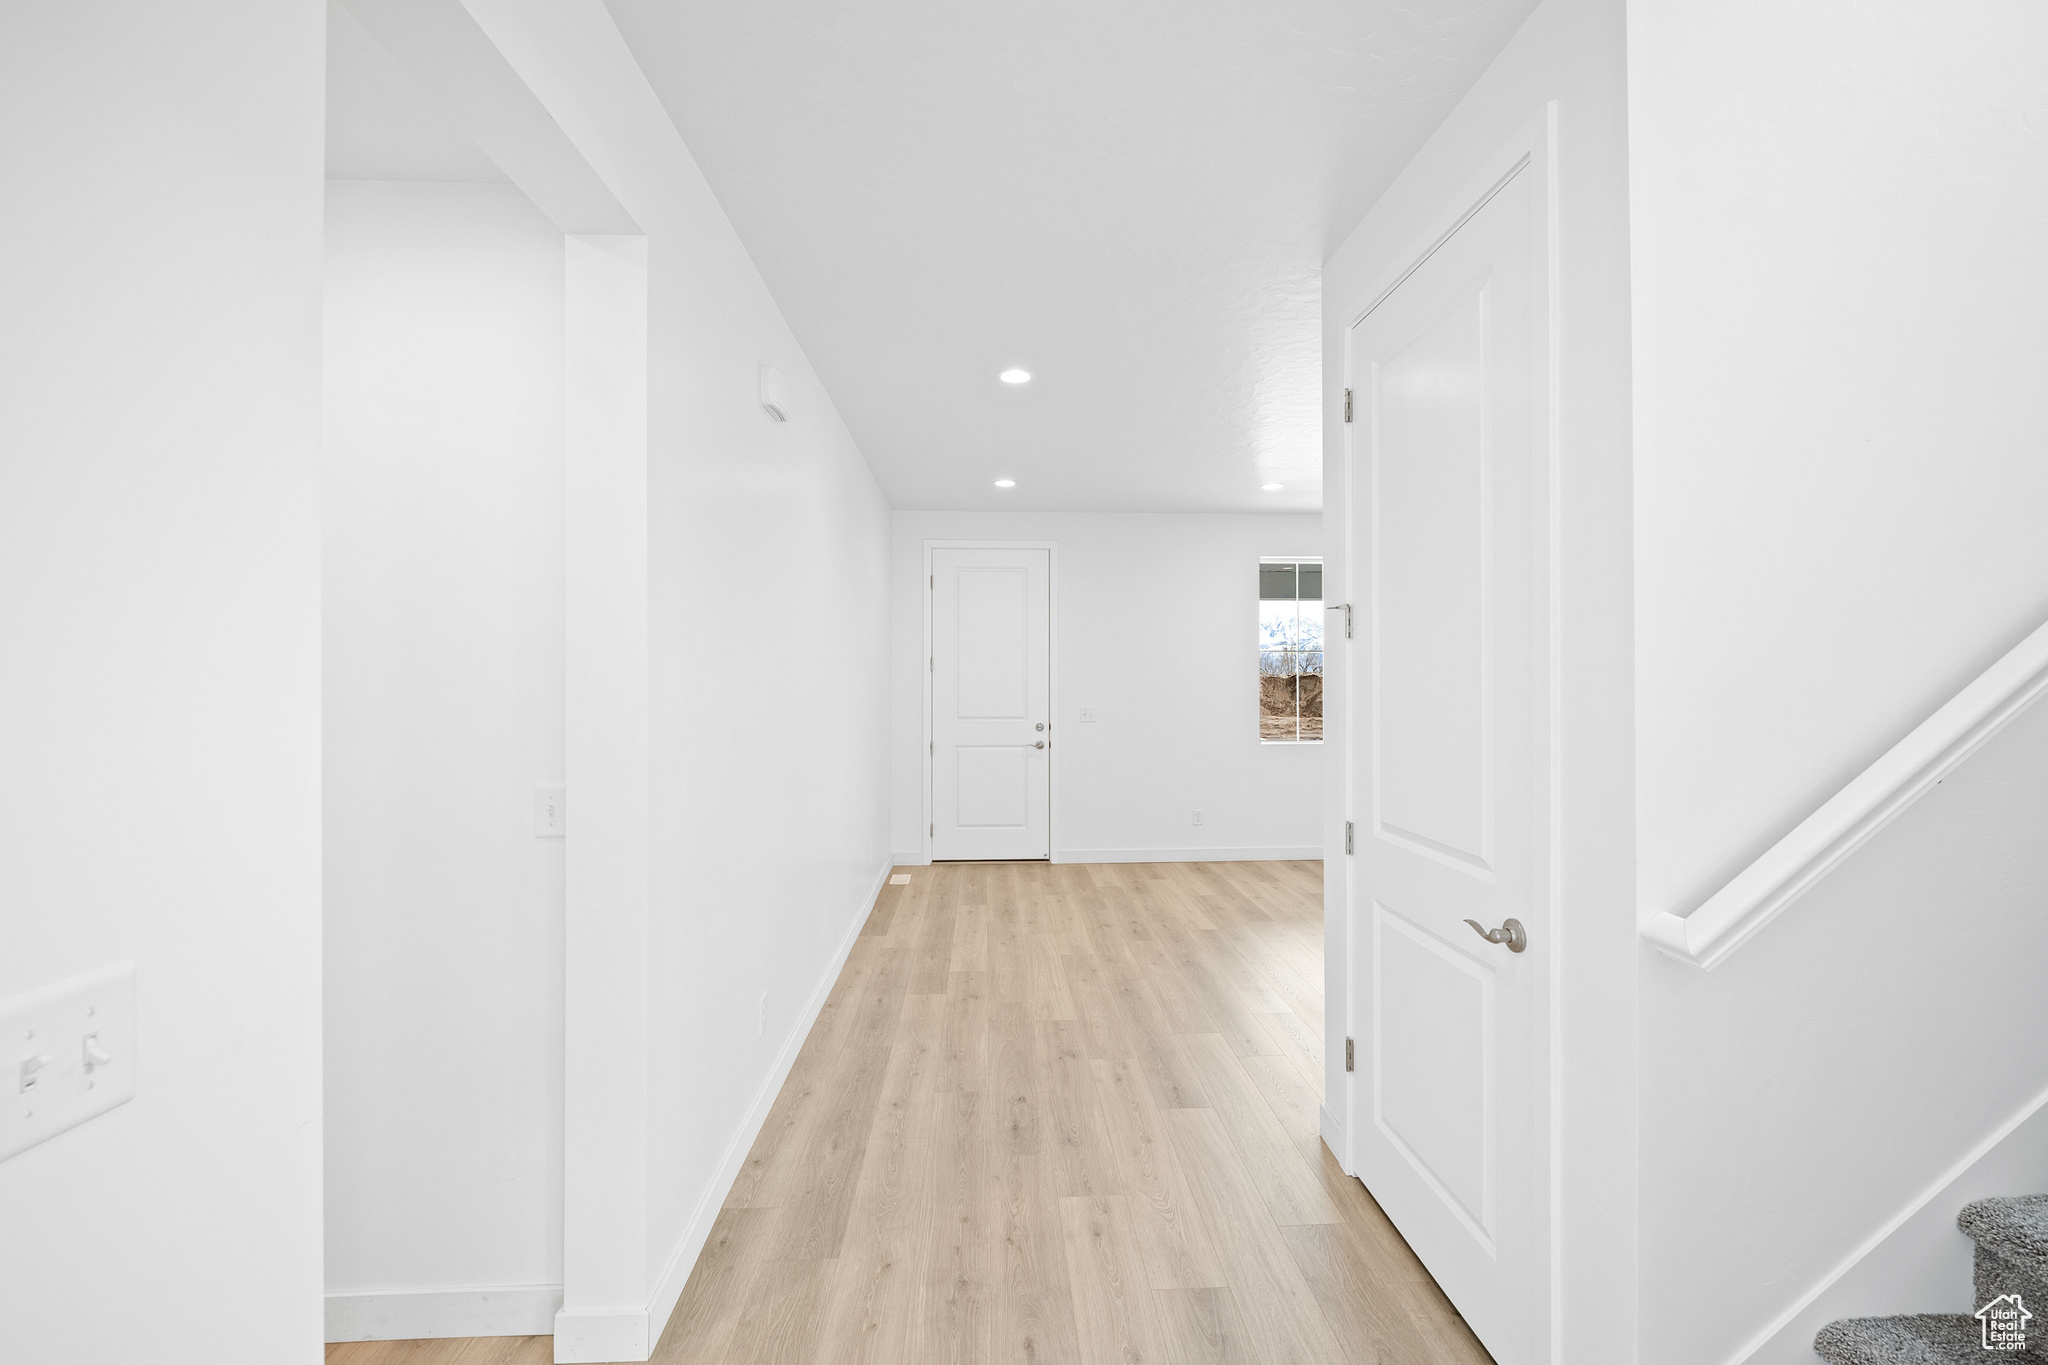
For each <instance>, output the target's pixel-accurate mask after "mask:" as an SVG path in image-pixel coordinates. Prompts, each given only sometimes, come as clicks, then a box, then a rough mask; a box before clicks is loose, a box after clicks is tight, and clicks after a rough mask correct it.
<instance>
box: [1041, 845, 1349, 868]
mask: <svg viewBox="0 0 2048 1365" xmlns="http://www.w3.org/2000/svg"><path fill="white" fill-rule="evenodd" d="M1322 860H1323V846H1322V845H1321V844H1304V845H1301V846H1299V847H1274V848H1063V849H1059V850H1057V851H1056V852H1055V853H1054V854H1053V861H1054V862H1056V863H1294V862H1309V863H1319V862H1321V861H1322Z"/></svg>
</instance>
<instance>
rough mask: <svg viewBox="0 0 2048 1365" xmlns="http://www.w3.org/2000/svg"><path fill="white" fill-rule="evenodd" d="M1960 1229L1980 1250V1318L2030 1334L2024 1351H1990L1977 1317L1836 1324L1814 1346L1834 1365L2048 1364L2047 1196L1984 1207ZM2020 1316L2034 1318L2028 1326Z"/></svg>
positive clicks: (1966, 1213)
mask: <svg viewBox="0 0 2048 1365" xmlns="http://www.w3.org/2000/svg"><path fill="white" fill-rule="evenodd" d="M1956 1226H1957V1227H1959V1228H1961V1229H1962V1230H1963V1231H1964V1232H1966V1233H1968V1234H1969V1236H1970V1238H1971V1239H1972V1240H1973V1241H1975V1242H1976V1244H1977V1257H1976V1271H1975V1278H1976V1282H1977V1305H1978V1310H1979V1312H1984V1311H1986V1310H1987V1309H1988V1310H1989V1311H1990V1312H1991V1313H1992V1314H1993V1315H1994V1317H2002V1318H2003V1320H2004V1321H2005V1322H2006V1323H2007V1324H2010V1325H2014V1326H2017V1327H2018V1328H2019V1329H2020V1330H2021V1331H2023V1332H2024V1335H2025V1340H2026V1347H2025V1349H2024V1350H2021V1349H2016V1348H2014V1347H2003V1348H1994V1349H1992V1350H1986V1349H1985V1348H1984V1344H1983V1343H1984V1330H1985V1329H1984V1323H1983V1322H1982V1321H1980V1319H1979V1318H1978V1317H1976V1316H1973V1315H1972V1314H1969V1313H1920V1314H1915V1315H1914V1316H1912V1317H1903V1318H1843V1319H1842V1320H1841V1321H1839V1322H1831V1323H1829V1324H1828V1325H1827V1326H1825V1327H1823V1328H1821V1329H1820V1335H1819V1336H1817V1337H1815V1338H1814V1339H1813V1349H1814V1350H1815V1351H1816V1352H1817V1353H1818V1354H1819V1355H1820V1358H1821V1359H1822V1360H1825V1361H1827V1362H1828V1365H1958V1363H1959V1362H1965V1361H1968V1362H1975V1363H1976V1365H1983V1362H1986V1361H1992V1360H2010V1361H2044V1362H2048V1194H2027V1195H2020V1196H2018V1197H2017V1198H2011V1199H1979V1200H1978V1201H1977V1202H1976V1203H1974V1204H1967V1205H1965V1206H1964V1207H1963V1211H1962V1213H1961V1214H1960V1215H1959V1216H1958V1217H1957V1218H1956ZM2015 1297H2016V1298H2017V1300H2018V1302H2017V1303H2015V1302H2014V1298H2015ZM2021 1309H2024V1310H2025V1312H2027V1313H2029V1314H2033V1315H2034V1316H2033V1317H2031V1318H2029V1319H2026V1320H2024V1321H2022V1320H2021V1319H2020V1317H2019V1312H2020V1310H2021ZM1994 1339H1995V1338H1994Z"/></svg>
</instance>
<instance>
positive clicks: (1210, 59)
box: [606, 0, 1534, 510]
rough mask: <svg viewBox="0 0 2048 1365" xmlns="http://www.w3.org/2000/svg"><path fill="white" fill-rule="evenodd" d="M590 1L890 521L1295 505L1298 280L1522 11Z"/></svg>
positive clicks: (1509, 3) (1302, 505) (1223, 2)
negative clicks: (712, 194)
mask: <svg viewBox="0 0 2048 1365" xmlns="http://www.w3.org/2000/svg"><path fill="white" fill-rule="evenodd" d="M606 2H607V4H608V6H609V8H610V9H611V11H612V13H613V15H614V16H615V18H616V19H617V21H618V23H619V26H620V28H621V29H622V30H623V31H624V33H625V35H626V38H627V41H628V42H629V44H630V45H631V47H632V49H633V51H634V54H635V55H636V56H637V57H638V59H639V61H640V64H641V66H642V67H643V68H644V69H645V70H646V72H647V74H648V76H649V78H650V79H651V80H652V81H653V83H654V86H655V89H656V91H657V92H658V93H659V94H660V96H661V98H662V100H663V101H664V103H666V105H667V106H668V109H669V112H670V114H671V115H672V117H673V118H674V119H675V121H676V125H677V127H678V128H679V129H680V130H681V132H682V134H683V138H684V140H685V141H686V142H687V143H688V144H689V146H690V149H691V151H692V152H693V153H695V155H696V157H697V160H698V161H699V163H700V164H701V165H702V167H703V169H704V173H705V175H706V176H707V177H708V178H709V180H710V182H711V186H712V188H713V190H714V191H716V193H717V194H718V197H719V199H720V201H721V203H722V204H723V205H724V206H725V209H726V212H727V213H728V214H730V215H731V217H732V219H733V222H734V224H735V225H736V226H737V227H738V229H739V232H740V236H741V237H742V239H743V240H744V241H745V242H746V244H747V246H748V248H749V249H750V250H751V251H752V253H753V256H754V259H755V261H756V262H757V263H758V265H759V266H760V269H761V271H762V273H763V274H764V275H765V276H766V277H767V280H768V284H769V286H770V288H772V289H773V290H774V293H775V296H776V299H777V300H778V302H779V303H780V304H781V306H782V309H783V312H784V314H785V315H786V316H787V317H788V319H789V322H790V324H791V326H792V327H793V328H794V329H795V331H796V335H797V338H798V340H799V341H800V342H801V343H802V344H803V347H804V349H805V352H806V353H807V354H808V355H809V357H810V359H811V361H812V363H813V364H814V365H816V367H817V369H818V372H819V374H820V375H821V376H822V377H823V379H824V381H825V384H826V386H827V387H828V388H829V389H830V391H831V393H832V397H833V399H834V401H835V402H836V403H837V404H838V406H839V409H840V411H841V413H842V414H844V416H845V418H846V421H847V423H848V425H849V426H850V427H851V428H852V430H853V434H854V436H855V438H856V439H857V440H858V441H859V442H860V444H861V448H862V450H863V451H864V453H865V454H866V455H867V458H868V461H869V463H870V464H871V465H872V466H873V468H874V470H875V473H876V475H877V476H878V477H879V478H880V479H881V481H882V485H883V487H884V488H885V489H886V490H887V492H888V494H889V497H890V499H891V500H892V501H893V502H894V503H895V505H896V506H898V507H905V508H988V507H1020V508H1034V509H1054V508H1057V509H1070V510H1128V509H1156V510H1195V509H1269V510H1283V509H1288V510H1307V509H1313V508H1316V507H1319V506H1320V505H1321V497H1322V494H1321V468H1320V467H1321V436H1320V420H1319V407H1320V379H1319V371H1320V366H1321V340H1320V332H1319V305H1318V276H1319V272H1320V267H1321V264H1322V261H1323V259H1324V257H1325V256H1326V255H1327V254H1328V252H1329V251H1330V250H1331V249H1332V248H1333V247H1334V246H1336V245H1337V244H1338V243H1339V242H1340V241H1342V239H1343V238H1344V237H1345V235H1347V234H1348V233H1349V231H1350V230H1351V228H1352V227H1354V226H1355V225H1356V224H1357V222H1358V221H1359V219H1360V218H1362V217H1363V216H1364V214H1365V212H1366V210H1367V209H1368V208H1369V207H1370V206H1371V204H1372V202H1373V201H1374V199H1375V198H1377V197H1378V195H1379V194H1380V192H1381V191H1383V190H1384V189H1385V188H1386V186H1387V185H1388V183H1389V182H1390V181H1391V180H1392V179H1393V177H1394V175H1395V174H1396V173H1397V172H1398V171H1399V170H1400V168H1401V167H1402V166H1403V165H1404V164H1406V162H1407V160H1408V158H1409V157H1410V156H1412V155H1413V154H1414V152H1415V151H1416V149H1417V148H1419V147H1420V146H1421V144H1422V142H1423V140H1424V139H1425V138H1426V137H1427V136H1428V135H1429V133H1430V132H1431V131H1432V130H1434V129H1435V127H1436V126H1437V124H1438V123H1439V122H1441V121H1442V119H1443V118H1444V116H1445V115H1446V114H1447V113H1449V112H1450V110H1451V108H1452V106H1453V105H1454V104H1456V102H1457V100H1458V98H1459V97H1460V96H1461V95H1462V94H1463V93H1464V92H1465V91H1466V90H1467V89H1469V88H1470V86H1471V85H1472V83H1473V81H1475V80H1476V79H1477V78H1478V75H1479V73H1480V71H1481V70H1483V69H1484V67H1485V66H1486V64H1487V63H1488V62H1489V61H1491V60H1492V58H1493V57H1494V55H1495V54H1496V53H1498V52H1499V51H1500V49H1501V48H1502V47H1503V46H1504V45H1505V44H1506V42H1507V40H1508V38H1509V36H1510V35H1511V34H1512V33H1513V31H1514V29H1515V28H1516V27H1517V26H1518V25H1519V24H1520V23H1521V21H1522V20H1523V18H1524V17H1526V15H1527V13H1528V12H1529V10H1530V9H1532V8H1533V7H1534V0H1424V3H1421V4H1415V3H1410V2H1409V0H1279V2H1278V3H1249V2H1248V0H1181V3H1178V4H1172V5H1168V4H1160V3H1144V4H1141V3H1132V2H1131V0H1121V2H1119V0H1086V2H1085V3H1084V2H1082V0H1062V2H1056V3H1040V4H1007V5H992V4H969V3H962V2H961V0H889V2H888V3H881V4H877V3H873V0H866V2H864V3H829V2H828V0H748V3H744V4H721V3H689V4H679V3H676V0H606ZM1010 365H1020V366H1023V367H1024V368H1026V369H1028V370H1030V371H1032V373H1033V374H1034V376H1035V378H1034V379H1033V380H1032V382H1031V383H1030V384H1028V385H1025V386H1022V387H1019V388H1012V387H1009V386H1006V385H1004V384H1001V383H999V382H998V381H997V379H996V373H997V371H999V370H1001V369H1003V368H1004V367H1006V366H1010ZM1005 476H1007V477H1011V478H1014V479H1016V481H1017V487H1016V488H1015V489H1013V490H1010V491H1008V492H1002V491H999V490H997V489H995V488H994V487H992V486H991V485H992V482H993V481H994V480H995V479H997V478H999V477H1005ZM1266 482H1281V483H1284V484H1286V485H1287V487H1286V489H1285V491H1283V492H1280V493H1262V492H1260V491H1259V485H1260V484H1261V483H1266Z"/></svg>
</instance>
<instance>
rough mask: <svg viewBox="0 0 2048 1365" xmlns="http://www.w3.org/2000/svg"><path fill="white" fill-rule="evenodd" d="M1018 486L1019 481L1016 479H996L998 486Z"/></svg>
mask: <svg viewBox="0 0 2048 1365" xmlns="http://www.w3.org/2000/svg"><path fill="white" fill-rule="evenodd" d="M1016 486H1017V481H1016V480H1015V479H997V480H996V487H998V488H1015V487H1016Z"/></svg>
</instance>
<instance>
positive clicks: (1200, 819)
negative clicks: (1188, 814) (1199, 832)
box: [1195, 811, 1202, 825]
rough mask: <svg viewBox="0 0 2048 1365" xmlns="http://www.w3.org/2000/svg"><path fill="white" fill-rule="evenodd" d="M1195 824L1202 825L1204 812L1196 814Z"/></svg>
mask: <svg viewBox="0 0 2048 1365" xmlns="http://www.w3.org/2000/svg"><path fill="white" fill-rule="evenodd" d="M1195 823H1196V824H1198V825H1199V824H1201V823H1202V812H1200V811H1196V812H1195Z"/></svg>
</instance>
